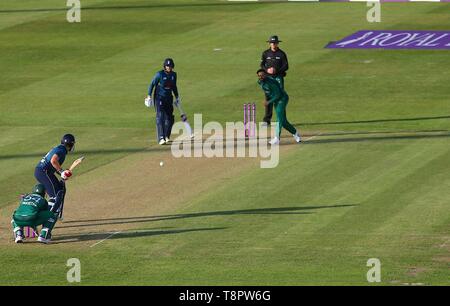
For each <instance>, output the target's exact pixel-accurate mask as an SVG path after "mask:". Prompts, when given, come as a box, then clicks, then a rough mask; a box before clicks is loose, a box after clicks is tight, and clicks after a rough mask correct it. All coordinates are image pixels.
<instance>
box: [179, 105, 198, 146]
mask: <svg viewBox="0 0 450 306" xmlns="http://www.w3.org/2000/svg"><path fill="white" fill-rule="evenodd" d="M176 107H177V109H178V111H179V112H180V115H185V116H186V113H185V112H184V110H183V108H182V107H181V103H178V105H177V106H176ZM183 123H184V126H185V127H186V130H187V132H188V134H189V136H190V137H191V138H192V137H193V136H194V134H193V133H192V128H191V125H190V124H189V122H188V121H187V119H186V120H184V121H183Z"/></svg>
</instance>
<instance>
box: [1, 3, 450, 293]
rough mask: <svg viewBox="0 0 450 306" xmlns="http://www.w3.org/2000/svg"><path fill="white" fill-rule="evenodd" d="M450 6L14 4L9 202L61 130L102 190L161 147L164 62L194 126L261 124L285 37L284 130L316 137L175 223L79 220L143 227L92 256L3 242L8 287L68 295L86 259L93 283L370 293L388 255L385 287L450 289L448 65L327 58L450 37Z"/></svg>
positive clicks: (6, 177)
mask: <svg viewBox="0 0 450 306" xmlns="http://www.w3.org/2000/svg"><path fill="white" fill-rule="evenodd" d="M82 2H83V1H82ZM84 5H85V6H84ZM449 9H450V6H449V4H440V3H426V4H425V3H421V4H419V3H389V4H387V3H386V4H383V10H382V23H380V24H369V23H367V21H366V19H365V15H366V11H367V7H366V4H365V3H363V4H361V3H321V4H319V3H316V4H313V3H245V4H244V3H227V2H225V1H191V0H186V1H181V0H180V1H175V0H170V1H123V0H122V1H119V0H111V1H89V2H88V3H86V4H84V3H83V11H82V22H81V23H80V24H69V23H67V22H66V19H65V14H66V8H65V6H64V3H62V2H61V1H55V0H44V1H32V0H27V1H19V2H18V1H12V0H6V1H5V0H3V1H2V2H1V3H0V42H1V48H0V110H1V116H0V169H1V172H0V207H6V206H8V205H10V204H11V203H13V202H15V201H16V199H17V196H18V195H19V194H20V193H23V192H25V191H28V189H29V188H30V187H31V186H32V184H33V183H34V178H33V169H34V165H35V164H36V163H37V162H38V161H39V159H40V158H41V156H42V155H44V154H45V153H46V152H47V151H48V150H49V149H50V148H51V147H52V146H53V145H55V144H57V143H58V141H59V138H60V137H61V135H62V134H63V133H66V132H69V131H70V132H73V133H74V134H75V135H76V136H77V139H78V143H77V151H78V153H77V156H78V155H81V154H84V155H86V156H88V157H89V158H88V159H87V160H86V162H85V164H84V166H83V167H82V168H80V170H79V172H77V174H80V175H86V176H90V179H91V181H92V182H95V180H96V179H97V178H98V179H99V178H100V177H101V175H100V174H99V173H98V171H96V170H97V168H98V167H100V166H102V165H105V164H108V163H113V162H114V161H115V160H117V159H119V158H122V157H124V156H127V155H130V154H134V153H136V152H143V151H148V152H149V153H152V152H158V150H160V148H158V147H156V146H151V145H153V144H154V142H155V136H154V135H155V124H154V119H155V115H154V112H153V111H149V110H148V109H146V108H145V107H144V105H143V99H144V97H145V95H146V91H147V86H148V83H149V82H150V80H151V78H152V77H153V75H154V73H155V72H156V71H157V70H159V69H161V64H162V61H163V59H164V58H166V57H173V58H174V60H175V63H176V69H175V70H176V71H177V73H178V77H179V84H178V85H179V90H180V94H181V96H182V99H183V103H184V108H185V110H186V111H187V113H188V116H189V117H190V118H191V119H193V114H194V113H202V114H203V122H207V121H212V120H214V121H218V122H221V123H224V122H226V121H240V120H242V104H243V103H245V102H249V101H255V102H257V103H258V109H257V112H258V117H259V119H261V118H262V107H261V106H262V105H261V102H262V100H263V95H262V92H261V90H260V89H259V88H258V86H257V84H256V76H255V72H256V70H257V68H258V65H259V60H260V56H261V52H262V51H263V50H264V49H265V48H267V44H266V43H265V41H266V40H267V38H268V37H269V35H272V34H278V35H279V36H280V38H281V39H282V40H283V42H282V43H281V45H280V46H281V48H282V49H284V50H285V51H286V52H287V54H288V56H289V63H290V69H289V72H288V76H287V78H286V89H287V91H288V93H289V95H290V102H289V107H288V118H289V120H290V121H291V122H292V123H295V125H296V126H297V127H299V128H300V130H301V131H302V132H304V133H305V134H306V135H315V134H319V133H320V136H317V137H315V138H313V139H310V140H309V141H307V142H305V143H304V145H301V146H299V148H298V149H297V148H296V149H295V150H287V151H286V154H282V156H281V160H280V164H279V166H278V167H277V168H275V169H270V170H267V169H256V168H255V169H252V170H251V171H249V172H248V173H244V174H242V176H239V177H235V178H233V179H230V180H227V181H224V182H222V183H221V184H220V185H219V186H217V188H216V189H212V190H211V191H210V192H209V193H207V194H200V195H199V196H198V197H196V198H195V200H191V201H189V202H187V203H184V202H183V205H182V206H180V207H185V208H183V209H181V208H180V209H178V210H177V211H174V212H173V213H171V214H166V215H163V216H147V215H146V214H143V215H137V216H135V217H130V218H128V217H127V218H125V219H123V218H122V217H121V216H117V217H116V218H113V219H108V220H105V219H104V218H102V216H92V220H90V221H88V220H85V221H83V220H81V221H80V222H79V223H76V224H72V225H73V226H75V227H76V226H80V228H82V226H83V224H97V223H98V224H103V223H106V225H108V224H109V223H110V224H111V225H113V224H114V223H118V224H120V223H122V222H123V223H125V222H128V223H130V224H133V223H135V224H136V229H135V230H130V231H126V232H122V233H119V234H117V235H113V236H112V237H110V238H109V239H107V240H106V241H105V242H102V243H101V244H99V245H96V246H94V247H92V248H90V247H86V248H84V249H79V248H77V247H74V246H73V245H72V244H70V243H59V244H55V245H53V246H39V245H37V244H35V243H34V244H31V243H30V244H24V245H23V246H20V247H18V246H16V245H13V244H12V243H9V244H1V247H0V248H1V256H0V257H1V261H2V269H1V272H0V284H7V285H22V284H27V285H35V284H43V283H45V284H62V285H65V284H67V282H66V272H67V270H68V268H67V267H66V261H67V259H68V258H72V257H76V258H79V259H80V260H81V262H82V283H81V284H82V285H88V284H127V285H129V284H151V285H157V284H163V285H219V284H220V285H303V284H308V285H310V284H331V285H338V284H344V285H345V284H352V285H354V284H357V285H364V284H367V281H366V272H367V271H368V269H369V268H368V267H366V262H367V260H368V259H369V258H379V259H380V260H381V262H382V284H383V285H396V284H403V283H423V284H427V285H430V284H436V285H448V284H449V282H448V280H449V276H450V274H449V271H450V269H449V263H448V260H449V256H448V252H449V247H450V242H449V230H450V228H449V224H450V219H449V217H448V211H449V208H450V207H449V199H450V194H449V190H450V188H449V187H450V178H449V174H448V171H447V170H448V165H449V164H450V160H449V156H450V154H449V153H450V151H449V148H450V136H449V135H450V134H449V133H450V100H449V97H450V87H449V86H448V84H449V83H450V72H449V69H448V67H450V52H449V51H447V50H440V51H423V50H421V51H417V50H403V51H398V50H397V51H396V50H329V49H324V46H325V45H326V44H328V43H329V42H330V41H334V40H338V39H341V38H343V37H345V36H347V35H350V34H352V33H354V32H356V31H358V30H362V29H399V30H400V29H406V30H450V20H449V18H448V13H449ZM273 16H278V17H277V18H279V19H281V20H283V22H279V23H271V22H268V20H269V21H270V20H272V18H273ZM167 19H169V20H170V22H165V21H166V20H167ZM268 23H270V26H268ZM177 116H178V114H177ZM288 137H289V138H284V139H283V144H282V145H283V146H284V145H291V143H290V142H291V141H292V139H291V138H290V136H288ZM168 154H169V153H168ZM212 175H213V174H212ZM8 213H9V211H7V209H2V210H1V211H0V214H1V215H2V216H3V217H4V216H6V215H7V214H8ZM68 224H70V223H68ZM68 224H66V226H68ZM1 229H2V237H4V238H5V239H6V238H9V236H7V235H6V233H7V231H8V230H9V224H2V227H1ZM108 235H109V234H106V236H105V233H100V234H98V233H93V234H92V235H80V236H77V235H73V237H59V238H60V239H68V240H70V239H71V238H72V239H75V240H82V241H88V242H89V243H90V244H91V245H93V244H95V243H96V242H98V241H99V240H102V239H104V238H106V237H107V236H108ZM57 240H58V237H55V241H57ZM76 245H77V246H78V245H79V244H76ZM25 257H26V258H27V260H26V261H23V258H25ZM44 263H45V264H44ZM35 275H40V277H39V279H36V277H35Z"/></svg>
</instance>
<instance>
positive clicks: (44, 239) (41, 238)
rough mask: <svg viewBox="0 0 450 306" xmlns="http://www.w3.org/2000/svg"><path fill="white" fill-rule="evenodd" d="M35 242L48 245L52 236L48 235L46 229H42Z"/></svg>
mask: <svg viewBox="0 0 450 306" xmlns="http://www.w3.org/2000/svg"><path fill="white" fill-rule="evenodd" d="M37 241H39V242H41V243H45V244H49V243H50V242H51V241H52V234H51V233H49V230H48V228H43V229H42V230H41V234H40V235H39V237H38V239H37Z"/></svg>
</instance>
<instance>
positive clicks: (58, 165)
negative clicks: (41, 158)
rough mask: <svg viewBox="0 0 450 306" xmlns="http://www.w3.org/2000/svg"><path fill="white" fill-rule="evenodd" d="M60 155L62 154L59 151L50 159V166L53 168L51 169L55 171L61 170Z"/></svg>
mask: <svg viewBox="0 0 450 306" xmlns="http://www.w3.org/2000/svg"><path fill="white" fill-rule="evenodd" d="M60 154H62V153H61V152H59V151H56V152H55V154H53V155H52V157H50V164H51V165H52V166H53V168H55V170H56V171H58V172H59V171H61V169H62V165H61V163H60V162H59V160H60V158H59V156H60Z"/></svg>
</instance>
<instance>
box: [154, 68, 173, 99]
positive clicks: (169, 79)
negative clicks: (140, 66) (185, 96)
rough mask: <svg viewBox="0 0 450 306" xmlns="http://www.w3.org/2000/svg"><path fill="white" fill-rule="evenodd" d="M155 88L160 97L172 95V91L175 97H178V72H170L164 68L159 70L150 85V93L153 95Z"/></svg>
mask: <svg viewBox="0 0 450 306" xmlns="http://www.w3.org/2000/svg"><path fill="white" fill-rule="evenodd" d="M154 88H156V89H155V95H157V96H160V97H171V96H172V92H173V94H174V95H175V98H178V88H177V73H176V72H175V71H172V72H170V73H167V72H165V71H164V70H161V71H158V72H157V73H156V74H155V76H154V77H153V80H152V82H151V84H150V86H149V87H148V95H149V96H151V95H152V92H153V89H154Z"/></svg>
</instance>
